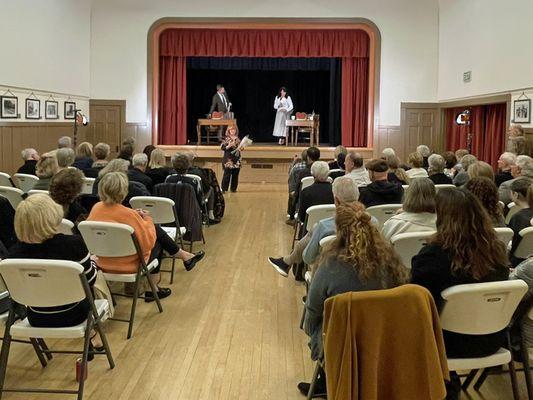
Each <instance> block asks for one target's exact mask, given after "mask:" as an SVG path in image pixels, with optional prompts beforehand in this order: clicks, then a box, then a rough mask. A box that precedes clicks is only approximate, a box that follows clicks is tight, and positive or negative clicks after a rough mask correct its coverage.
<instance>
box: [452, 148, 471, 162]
mask: <svg viewBox="0 0 533 400" xmlns="http://www.w3.org/2000/svg"><path fill="white" fill-rule="evenodd" d="M467 154H470V152H469V151H468V150H467V149H458V150H455V158H457V161H459V162H461V159H462V158H463V157H464V156H466V155H467Z"/></svg>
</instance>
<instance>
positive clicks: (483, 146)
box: [445, 104, 507, 168]
mask: <svg viewBox="0 0 533 400" xmlns="http://www.w3.org/2000/svg"><path fill="white" fill-rule="evenodd" d="M465 108H468V109H469V110H470V113H471V114H470V121H471V125H470V126H468V127H467V126H465V125H457V124H456V123H455V119H456V117H457V115H458V114H459V113H461V112H463V111H464V110H465ZM506 113H507V106H506V104H490V105H482V106H474V107H461V108H449V109H447V110H446V112H445V126H446V148H447V149H448V150H452V151H455V150H457V149H466V148H467V136H468V132H470V133H471V134H472V154H473V155H475V156H476V157H477V158H478V159H480V160H483V161H485V162H487V163H489V164H491V165H492V167H493V168H496V166H497V161H498V158H499V156H500V154H501V153H502V152H503V151H504V147H505V119H506Z"/></svg>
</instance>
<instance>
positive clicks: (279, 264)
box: [268, 257, 291, 278]
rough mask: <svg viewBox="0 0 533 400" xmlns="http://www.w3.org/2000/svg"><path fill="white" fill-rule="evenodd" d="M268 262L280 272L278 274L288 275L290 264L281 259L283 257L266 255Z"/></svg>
mask: <svg viewBox="0 0 533 400" xmlns="http://www.w3.org/2000/svg"><path fill="white" fill-rule="evenodd" d="M268 262H269V263H270V265H272V266H273V267H274V268H275V269H276V271H278V272H279V273H280V275H283V276H284V277H285V278H286V277H287V276H289V271H290V269H291V266H290V265H289V264H287V263H286V262H285V261H283V258H274V257H268Z"/></svg>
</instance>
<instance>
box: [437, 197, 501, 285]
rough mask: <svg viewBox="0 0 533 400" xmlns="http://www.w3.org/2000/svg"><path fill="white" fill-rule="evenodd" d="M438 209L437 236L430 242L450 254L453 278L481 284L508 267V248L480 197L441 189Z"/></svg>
mask: <svg viewBox="0 0 533 400" xmlns="http://www.w3.org/2000/svg"><path fill="white" fill-rule="evenodd" d="M436 209H437V233H435V235H433V236H432V237H431V238H430V240H429V242H430V243H431V244H435V245H437V246H440V247H441V248H442V249H443V250H444V251H445V252H446V253H448V254H449V257H450V258H451V260H452V265H451V270H452V274H453V275H455V276H465V275H466V276H468V275H469V276H471V277H473V278H474V279H476V280H479V279H481V278H483V277H485V276H487V275H488V274H489V273H490V272H491V271H493V270H494V269H496V268H498V267H505V266H506V265H508V263H509V261H508V257H507V252H506V248H505V244H504V243H503V242H502V241H501V240H498V237H497V236H496V231H495V230H494V227H493V225H492V222H491V220H490V218H489V215H488V213H487V211H485V208H484V207H483V205H482V204H481V202H480V201H479V200H478V198H477V197H476V196H474V195H473V194H472V193H470V192H469V191H468V190H466V189H455V188H444V189H440V190H439V191H438V192H437V207H436Z"/></svg>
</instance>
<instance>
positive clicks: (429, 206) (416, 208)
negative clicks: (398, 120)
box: [381, 154, 437, 240]
mask: <svg viewBox="0 0 533 400" xmlns="http://www.w3.org/2000/svg"><path fill="white" fill-rule="evenodd" d="M434 155H435V154H432V155H431V156H430V157H429V167H430V168H431V157H433V156H434ZM435 196H436V192H435V185H434V183H433V182H432V181H431V180H429V179H427V178H417V179H413V182H411V184H410V185H409V188H408V189H407V190H406V191H405V197H404V199H403V207H402V212H401V213H399V214H396V215H393V216H392V217H391V218H390V219H389V220H388V221H387V222H385V224H384V225H383V229H382V231H381V233H382V234H383V236H384V237H385V239H389V240H390V239H391V238H392V237H393V236H394V235H397V234H399V233H406V232H425V231H434V230H435V229H436V227H435V223H436V220H437V216H436V215H435Z"/></svg>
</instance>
